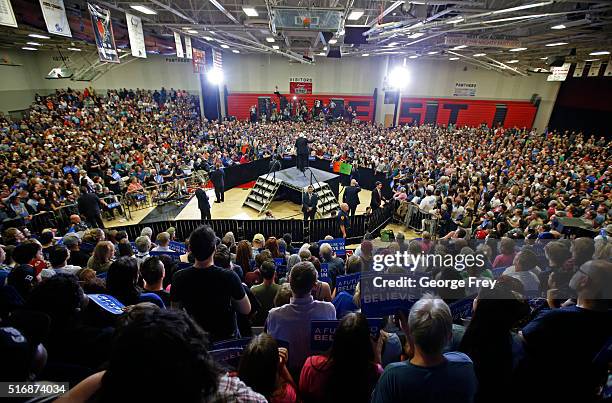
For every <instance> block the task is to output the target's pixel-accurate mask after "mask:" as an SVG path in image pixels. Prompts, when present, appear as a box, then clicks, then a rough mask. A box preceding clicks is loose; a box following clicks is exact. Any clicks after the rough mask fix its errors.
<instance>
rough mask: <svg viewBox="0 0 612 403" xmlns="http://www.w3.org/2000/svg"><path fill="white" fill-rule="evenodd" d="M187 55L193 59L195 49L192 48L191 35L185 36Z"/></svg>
mask: <svg viewBox="0 0 612 403" xmlns="http://www.w3.org/2000/svg"><path fill="white" fill-rule="evenodd" d="M185 57H186V58H187V59H193V50H192V48H191V37H190V36H185Z"/></svg>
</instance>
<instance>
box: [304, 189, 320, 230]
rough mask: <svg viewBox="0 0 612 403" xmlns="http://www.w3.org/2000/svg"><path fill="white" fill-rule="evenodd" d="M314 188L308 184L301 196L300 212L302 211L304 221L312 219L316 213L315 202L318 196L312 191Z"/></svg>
mask: <svg viewBox="0 0 612 403" xmlns="http://www.w3.org/2000/svg"><path fill="white" fill-rule="evenodd" d="M313 191H314V188H313V187H312V185H311V186H308V191H307V192H306V193H304V195H303V196H302V212H303V213H304V221H308V219H309V218H310V219H311V220H314V218H315V214H316V213H317V203H318V202H319V197H318V196H317V195H316V194H315V193H313Z"/></svg>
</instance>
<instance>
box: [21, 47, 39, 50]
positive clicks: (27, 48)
mask: <svg viewBox="0 0 612 403" xmlns="http://www.w3.org/2000/svg"><path fill="white" fill-rule="evenodd" d="M21 49H23V50H38V49H36V48H31V47H29V46H24V47H22V48H21Z"/></svg>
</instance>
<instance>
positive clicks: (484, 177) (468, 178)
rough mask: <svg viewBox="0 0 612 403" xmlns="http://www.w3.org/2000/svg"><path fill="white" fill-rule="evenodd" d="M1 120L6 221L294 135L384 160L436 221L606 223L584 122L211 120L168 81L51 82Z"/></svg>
mask: <svg viewBox="0 0 612 403" xmlns="http://www.w3.org/2000/svg"><path fill="white" fill-rule="evenodd" d="M321 107H322V106H321ZM0 130H1V131H2V133H3V135H2V139H1V141H0V175H1V176H2V183H1V187H2V188H1V189H0V221H4V220H6V219H21V220H23V221H24V224H27V223H28V222H29V221H30V220H31V219H32V216H33V215H35V214H37V213H41V212H47V211H58V209H61V208H62V207H63V206H67V205H74V204H75V203H76V202H77V200H78V198H79V196H80V194H81V193H82V192H83V185H85V187H87V188H88V190H89V191H91V192H93V193H95V194H96V195H97V196H98V197H99V198H102V199H103V198H104V197H106V198H107V199H106V200H107V202H108V201H109V200H108V198H109V196H110V197H111V200H110V203H111V204H112V202H113V200H112V195H117V194H123V193H126V192H127V193H129V194H133V195H137V194H139V193H142V192H143V191H144V190H143V189H145V188H147V189H153V190H151V192H152V193H155V189H156V187H159V186H161V185H162V184H164V183H168V182H171V181H177V180H179V181H180V180H181V179H184V178H185V177H187V176H189V175H191V174H193V173H194V172H198V171H201V170H205V171H207V172H212V173H217V176H220V175H221V174H220V173H218V171H219V170H221V171H222V170H223V168H224V167H229V166H231V165H234V164H244V163H248V162H251V161H253V160H254V159H259V158H264V157H268V156H271V155H278V156H281V155H291V154H294V153H295V150H294V149H293V147H294V146H293V144H294V143H295V139H297V138H298V137H300V136H301V137H305V138H307V139H308V140H310V141H312V142H311V152H312V154H313V155H314V156H316V157H319V158H325V159H329V160H331V161H342V162H347V163H350V164H352V167H353V171H352V173H351V177H352V179H356V180H357V181H359V180H360V179H361V178H360V170H359V169H358V168H359V167H366V168H371V169H372V170H373V171H374V172H376V173H385V175H386V177H387V181H386V182H387V183H384V184H383V185H384V187H385V189H388V188H389V187H390V188H391V189H390V190H392V191H393V194H394V196H393V197H394V198H396V199H398V200H406V201H410V202H413V203H415V204H419V206H420V207H421V209H423V210H424V211H426V212H429V211H430V210H433V212H434V213H435V214H436V216H438V217H439V218H440V219H441V226H440V234H441V235H446V234H447V233H448V232H450V231H451V230H453V229H454V228H456V227H457V226H460V227H462V228H467V229H469V228H472V229H484V230H495V231H498V232H500V234H502V235H503V234H505V233H506V232H508V231H512V230H514V231H515V232H521V233H522V234H523V235H525V236H527V235H528V234H529V233H531V234H532V235H533V232H534V231H536V232H537V228H538V225H540V224H547V222H548V221H549V220H548V219H549V218H550V217H551V216H554V217H575V218H582V219H584V220H585V221H587V222H588V223H589V224H590V225H592V226H593V228H594V229H595V230H598V229H601V228H604V227H605V225H606V224H608V223H610V214H609V212H610V208H611V201H610V182H611V180H610V176H611V169H612V168H611V166H610V164H609V161H610V159H611V158H612V151H611V149H610V142H609V141H607V140H606V139H605V138H604V137H601V138H595V137H587V136H585V135H583V134H582V133H573V132H572V133H567V132H566V133H557V132H550V133H540V132H538V131H537V130H536V129H532V130H527V129H517V128H512V129H506V130H505V129H503V128H497V129H492V128H488V127H486V126H483V127H479V128H468V127H453V126H450V127H432V126H427V125H426V126H420V127H416V126H414V127H411V126H401V127H396V128H383V127H381V126H378V125H372V124H370V123H361V124H347V123H342V122H339V123H334V124H328V123H327V122H308V123H305V122H274V123H261V122H258V123H250V122H241V121H223V122H207V121H206V120H205V119H201V118H200V117H199V102H198V100H197V99H196V98H194V97H193V96H192V95H189V94H188V93H186V92H185V91H181V90H173V89H171V90H169V91H167V90H165V89H163V88H162V89H161V91H150V90H126V89H123V90H117V91H110V90H109V91H108V92H107V93H106V94H97V93H95V92H94V91H93V90H89V89H85V90H84V91H82V92H81V91H75V90H71V89H67V90H57V91H56V92H55V93H54V94H51V95H49V96H36V99H35V102H34V103H33V105H32V107H31V109H30V110H29V112H28V113H27V115H26V116H25V117H24V118H23V119H22V120H21V121H15V122H12V121H10V120H9V119H8V118H6V117H1V118H0ZM183 190H185V189H184V184H183V185H182V187H180V189H179V191H183ZM389 196H390V195H389ZM220 198H221V200H222V193H221V194H220V196H219V195H217V200H219V199H220ZM375 207H376V206H374V208H375ZM102 208H103V210H104V206H102ZM109 211H110V212H112V213H113V214H114V211H113V209H109ZM491 214H493V216H491ZM94 225H95V224H94Z"/></svg>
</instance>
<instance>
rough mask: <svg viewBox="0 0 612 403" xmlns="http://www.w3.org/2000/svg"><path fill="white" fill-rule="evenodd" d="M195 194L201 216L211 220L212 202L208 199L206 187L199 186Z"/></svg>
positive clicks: (203, 218)
mask: <svg viewBox="0 0 612 403" xmlns="http://www.w3.org/2000/svg"><path fill="white" fill-rule="evenodd" d="M195 196H196V198H197V199H198V208H199V209H200V216H201V219H202V221H204V220H210V219H211V216H210V202H209V201H208V195H207V194H206V189H203V188H201V187H199V188H198V189H197V190H196V191H195Z"/></svg>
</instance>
